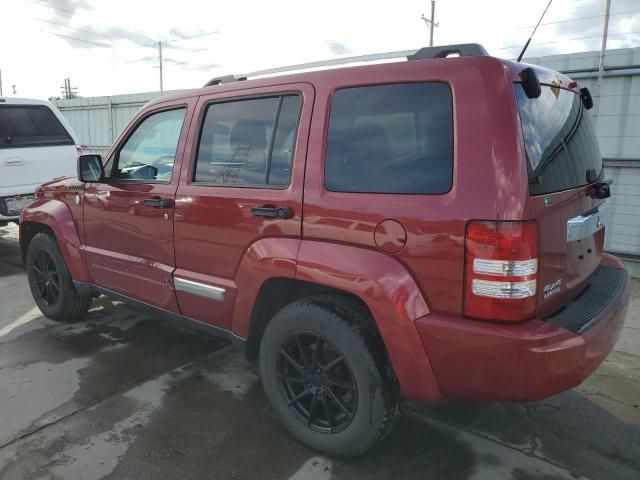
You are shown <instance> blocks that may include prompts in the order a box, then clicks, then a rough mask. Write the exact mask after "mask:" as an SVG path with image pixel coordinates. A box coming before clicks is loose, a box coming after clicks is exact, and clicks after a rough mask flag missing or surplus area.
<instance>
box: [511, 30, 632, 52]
mask: <svg viewBox="0 0 640 480" xmlns="http://www.w3.org/2000/svg"><path fill="white" fill-rule="evenodd" d="M637 34H640V31H635V32H625V33H611V34H609V36H610V37H615V36H621V35H637ZM600 37H602V35H590V36H587V37H575V38H563V39H562V40H554V41H552V42H540V43H532V44H531V46H532V47H535V46H538V45H550V44H553V43H564V42H571V41H573V40H586V39H589V38H600ZM512 48H522V45H511V46H509V47H499V48H498V50H509V49H512Z"/></svg>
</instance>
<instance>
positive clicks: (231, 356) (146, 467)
mask: <svg viewBox="0 0 640 480" xmlns="http://www.w3.org/2000/svg"><path fill="white" fill-rule="evenodd" d="M633 294H634V300H633V304H632V306H631V308H630V312H629V317H628V319H627V327H626V329H625V331H624V332H623V336H622V338H621V340H620V342H619V343H618V346H617V349H616V351H615V352H613V353H612V354H611V356H610V357H609V359H608V360H607V361H606V362H605V363H604V364H603V365H602V366H601V367H600V368H599V369H598V370H597V371H596V372H595V373H594V375H593V376H592V377H590V378H589V379H588V380H587V381H586V382H585V383H584V384H583V385H582V386H580V387H579V388H578V389H576V390H572V391H569V392H566V393H564V394H561V395H558V396H555V397H552V398H550V399H547V400H545V401H541V402H533V403H528V404H525V405H514V404H504V403H490V404H487V403H483V404H480V403H477V404H476V403H463V402H451V403H447V404H444V405H442V406H439V407H436V408H417V407H414V406H410V405H406V406H404V408H403V414H402V416H401V419H400V421H399V423H398V425H397V428H396V429H395V430H394V431H393V432H392V434H391V435H390V436H389V438H387V439H386V440H385V441H384V442H383V443H382V444H381V445H380V446H378V447H376V448H375V449H374V450H373V451H371V452H370V453H368V454H366V455H365V456H363V457H361V458H358V459H355V460H341V459H330V458H326V457H323V456H320V455H317V454H316V453H314V452H312V451H310V450H308V449H306V448H304V447H302V446H300V445H299V444H298V443H297V442H295V441H294V440H293V439H292V438H291V437H289V436H288V434H287V433H286V432H285V431H284V429H283V428H282V427H281V426H280V425H279V423H278V422H277V420H276V419H275V417H274V416H273V414H272V412H271V410H270V407H269V405H268V403H267V400H266V398H265V396H264V395H263V393H262V388H261V386H260V383H259V380H258V376H257V375H256V373H255V371H256V370H255V366H252V365H247V364H246V362H245V361H244V360H243V359H242V358H241V357H239V356H238V355H237V354H235V352H234V351H233V350H232V349H231V348H230V347H229V346H228V345H226V344H225V343H223V342H221V341H220V340H217V339H213V338H207V337H204V336H203V335H202V334H195V333H191V332H187V331H183V330H180V329H178V328H176V327H173V326H171V325H168V324H166V323H163V322H162V321H160V320H157V319H155V318H153V317H150V316H148V315H147V314H144V313H140V312H137V311H136V310H133V309H131V308H129V307H127V306H125V305H122V304H119V303H113V302H111V301H109V300H107V299H105V298H100V299H98V300H97V301H96V302H95V303H94V306H93V308H92V311H91V312H90V315H89V317H88V318H87V320H86V321H83V322H80V323H76V324H56V323H54V322H52V321H50V320H47V319H46V318H43V317H42V316H41V315H40V314H39V312H38V310H37V309H34V304H33V301H32V300H31V295H30V293H29V288H28V286H27V281H26V276H25V273H24V271H23V270H22V268H21V267H20V261H19V254H18V247H17V230H16V229H15V228H13V227H10V228H0V478H2V479H3V480H13V479H65V480H73V479H83V480H89V479H98V478H110V479H128V478H131V479H134V478H135V479H145V478H163V479H173V478H179V479H181V480H184V479H191V478H197V479H201V478H202V479H204V478H206V479H209V478H211V479H227V478H237V479H249V478H251V479H252V478H259V479H296V480H297V479H310V480H316V479H329V478H334V479H360V478H361V479H383V478H394V479H405V478H415V479H418V478H419V479H431V478H433V479H466V478H474V479H502V478H513V479H516V480H527V479H544V480H552V479H574V478H592V479H606V480H614V479H636V480H637V479H638V478H640V282H638V281H637V280H636V281H634V282H633Z"/></svg>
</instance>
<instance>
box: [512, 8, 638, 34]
mask: <svg viewBox="0 0 640 480" xmlns="http://www.w3.org/2000/svg"><path fill="white" fill-rule="evenodd" d="M636 13H640V10H634V11H633V12H620V13H612V14H611V15H609V16H610V17H614V16H616V15H633V14H636ZM603 17H604V15H593V16H589V17H580V18H571V19H569V20H558V21H556V22H546V23H541V24H540V26H541V27H544V26H547V25H556V24H558V23H568V22H579V21H582V20H591V19H594V18H603ZM531 27H533V25H523V26H521V27H516V28H515V29H514V30H523V29H525V28H531Z"/></svg>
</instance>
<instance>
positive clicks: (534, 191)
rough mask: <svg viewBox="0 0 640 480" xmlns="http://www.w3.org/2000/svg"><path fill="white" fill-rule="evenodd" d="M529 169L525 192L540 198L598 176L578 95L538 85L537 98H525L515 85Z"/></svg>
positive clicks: (598, 159)
mask: <svg viewBox="0 0 640 480" xmlns="http://www.w3.org/2000/svg"><path fill="white" fill-rule="evenodd" d="M515 90H516V97H517V99H518V108H519V110H520V121H521V123H522V134H523V137H524V145H525V150H526V153H527V162H528V169H529V193H530V194H531V195H543V194H547V193H552V192H558V191H561V190H568V189H570V188H576V187H580V186H582V185H586V184H587V183H588V180H587V171H589V170H592V175H594V176H593V177H592V181H593V179H595V178H600V177H601V175H602V156H601V154H600V147H599V146H598V140H597V138H596V134H595V132H594V129H593V125H592V124H591V117H590V115H589V113H588V112H587V111H586V110H585V109H584V106H583V105H582V100H581V98H580V96H579V95H578V94H576V93H573V92H571V91H569V90H564V89H561V88H558V87H550V86H545V85H543V86H542V94H541V95H540V96H539V97H538V98H528V97H527V96H526V94H525V93H524V90H523V88H522V85H521V84H519V83H516V84H515Z"/></svg>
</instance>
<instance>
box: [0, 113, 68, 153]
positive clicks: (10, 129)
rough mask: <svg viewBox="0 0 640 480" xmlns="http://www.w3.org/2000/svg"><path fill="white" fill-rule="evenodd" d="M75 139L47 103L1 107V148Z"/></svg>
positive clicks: (58, 143)
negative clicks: (45, 104)
mask: <svg viewBox="0 0 640 480" xmlns="http://www.w3.org/2000/svg"><path fill="white" fill-rule="evenodd" d="M73 143H74V142H73V139H72V138H71V136H69V133H67V131H66V130H65V128H64V127H63V126H62V124H61V123H60V121H59V120H58V119H57V118H56V116H55V115H54V114H53V112H52V111H51V109H49V108H47V107H46V106H44V105H15V106H14V105H3V106H0V148H12V147H13V148H18V147H43V146H55V145H73Z"/></svg>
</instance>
